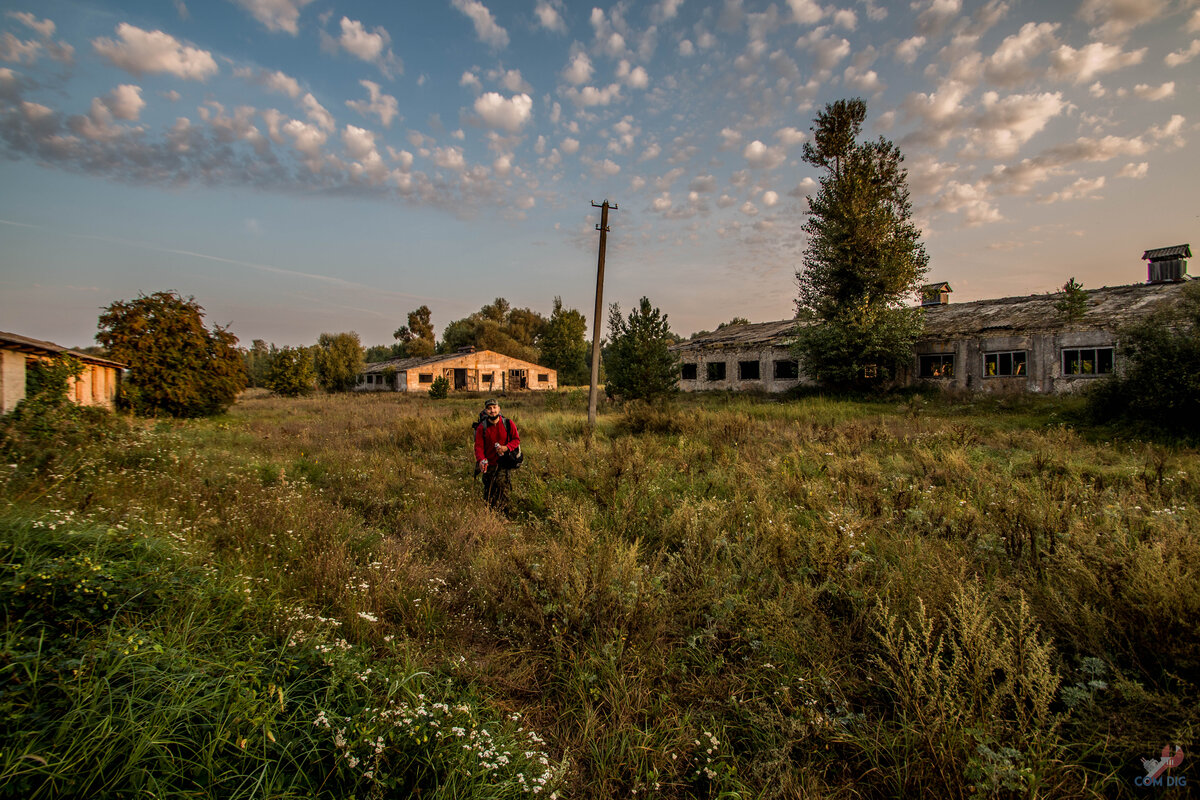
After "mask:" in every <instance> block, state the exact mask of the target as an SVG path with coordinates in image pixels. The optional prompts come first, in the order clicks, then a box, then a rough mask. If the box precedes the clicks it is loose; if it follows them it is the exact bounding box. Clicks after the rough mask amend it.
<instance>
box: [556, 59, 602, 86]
mask: <svg viewBox="0 0 1200 800" xmlns="http://www.w3.org/2000/svg"><path fill="white" fill-rule="evenodd" d="M593 71H594V70H593V68H592V60H591V59H590V58H588V55H587V53H585V52H583V50H577V51H576V52H575V53H574V54H573V55H572V56H571V61H570V62H569V63H568V64H567V66H566V68H564V69H563V73H562V74H563V79H564V80H566V81H567V83H570V84H572V85H574V86H579V85H581V84H584V83H587V82H588V81H589V80H591V77H592V72H593Z"/></svg>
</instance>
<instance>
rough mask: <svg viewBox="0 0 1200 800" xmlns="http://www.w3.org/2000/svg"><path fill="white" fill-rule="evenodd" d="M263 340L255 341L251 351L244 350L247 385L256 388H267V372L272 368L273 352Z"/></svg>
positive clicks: (243, 359) (243, 360)
mask: <svg viewBox="0 0 1200 800" xmlns="http://www.w3.org/2000/svg"><path fill="white" fill-rule="evenodd" d="M273 349H274V348H273V347H268V346H267V343H266V342H265V341H264V340H262V339H255V340H254V341H253V342H252V343H251V344H250V349H249V350H242V363H243V364H244V365H245V367H246V385H247V386H251V387H254V388H255V389H257V388H259V387H263V386H266V379H267V370H268V369H269V368H270V366H271V351H272V350H273Z"/></svg>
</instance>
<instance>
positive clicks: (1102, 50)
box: [1050, 42, 1146, 83]
mask: <svg viewBox="0 0 1200 800" xmlns="http://www.w3.org/2000/svg"><path fill="white" fill-rule="evenodd" d="M1145 56H1146V48H1144V47H1143V48H1142V49H1140V50H1132V51H1130V52H1125V51H1124V50H1122V49H1121V47H1120V45H1114V44H1106V43H1105V42H1092V43H1091V44H1087V45H1084V46H1083V47H1081V48H1079V49H1078V50H1076V49H1075V48H1073V47H1071V46H1070V45H1065V44H1064V45H1062V46H1061V47H1059V48H1058V49H1057V50H1054V51H1053V52H1052V53H1051V54H1050V65H1051V71H1052V72H1053V73H1054V74H1055V75H1056V76H1057V77H1060V78H1063V79H1067V80H1071V81H1073V82H1075V83H1084V82H1086V81H1090V80H1091V79H1092V78H1094V77H1095V76H1097V75H1100V74H1102V73H1105V72H1113V71H1115V70H1118V69H1122V68H1124V67H1128V66H1132V65H1134V64H1140V63H1142V59H1143V58H1144V57H1145Z"/></svg>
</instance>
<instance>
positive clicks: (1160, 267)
mask: <svg viewBox="0 0 1200 800" xmlns="http://www.w3.org/2000/svg"><path fill="white" fill-rule="evenodd" d="M1191 257H1192V248H1191V247H1189V246H1188V245H1186V244H1177V245H1175V246H1174V247H1160V248H1158V249H1157V250H1147V251H1146V252H1144V253H1142V258H1143V259H1145V261H1146V262H1147V263H1146V282H1147V283H1172V282H1179V281H1185V280H1187V278H1188V274H1187V259H1189V258H1191Z"/></svg>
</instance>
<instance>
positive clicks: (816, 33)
mask: <svg viewBox="0 0 1200 800" xmlns="http://www.w3.org/2000/svg"><path fill="white" fill-rule="evenodd" d="M796 49H798V50H800V51H807V52H810V53H812V55H813V60H814V61H815V62H816V64H817V67H818V68H819V69H820V70H821V75H822V76H823V77H822V79H824V78H828V76H829V75H830V73H831V71H832V69H833V68H834V67H835V66H837V64H838V62H839V61H841V60H842V59H844V58H845V57H846V56H848V55H850V42H848V41H846V40H845V39H844V38H842V37H841V36H838V35H837V34H832V35H831V34H830V33H829V28H828V27H827V26H824V25H823V26H821V27H819V28H813V29H812V30H811V31H809V32H808V33H807V34H806V35H804V36H801V37H800V38H799V39H797V40H796Z"/></svg>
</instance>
